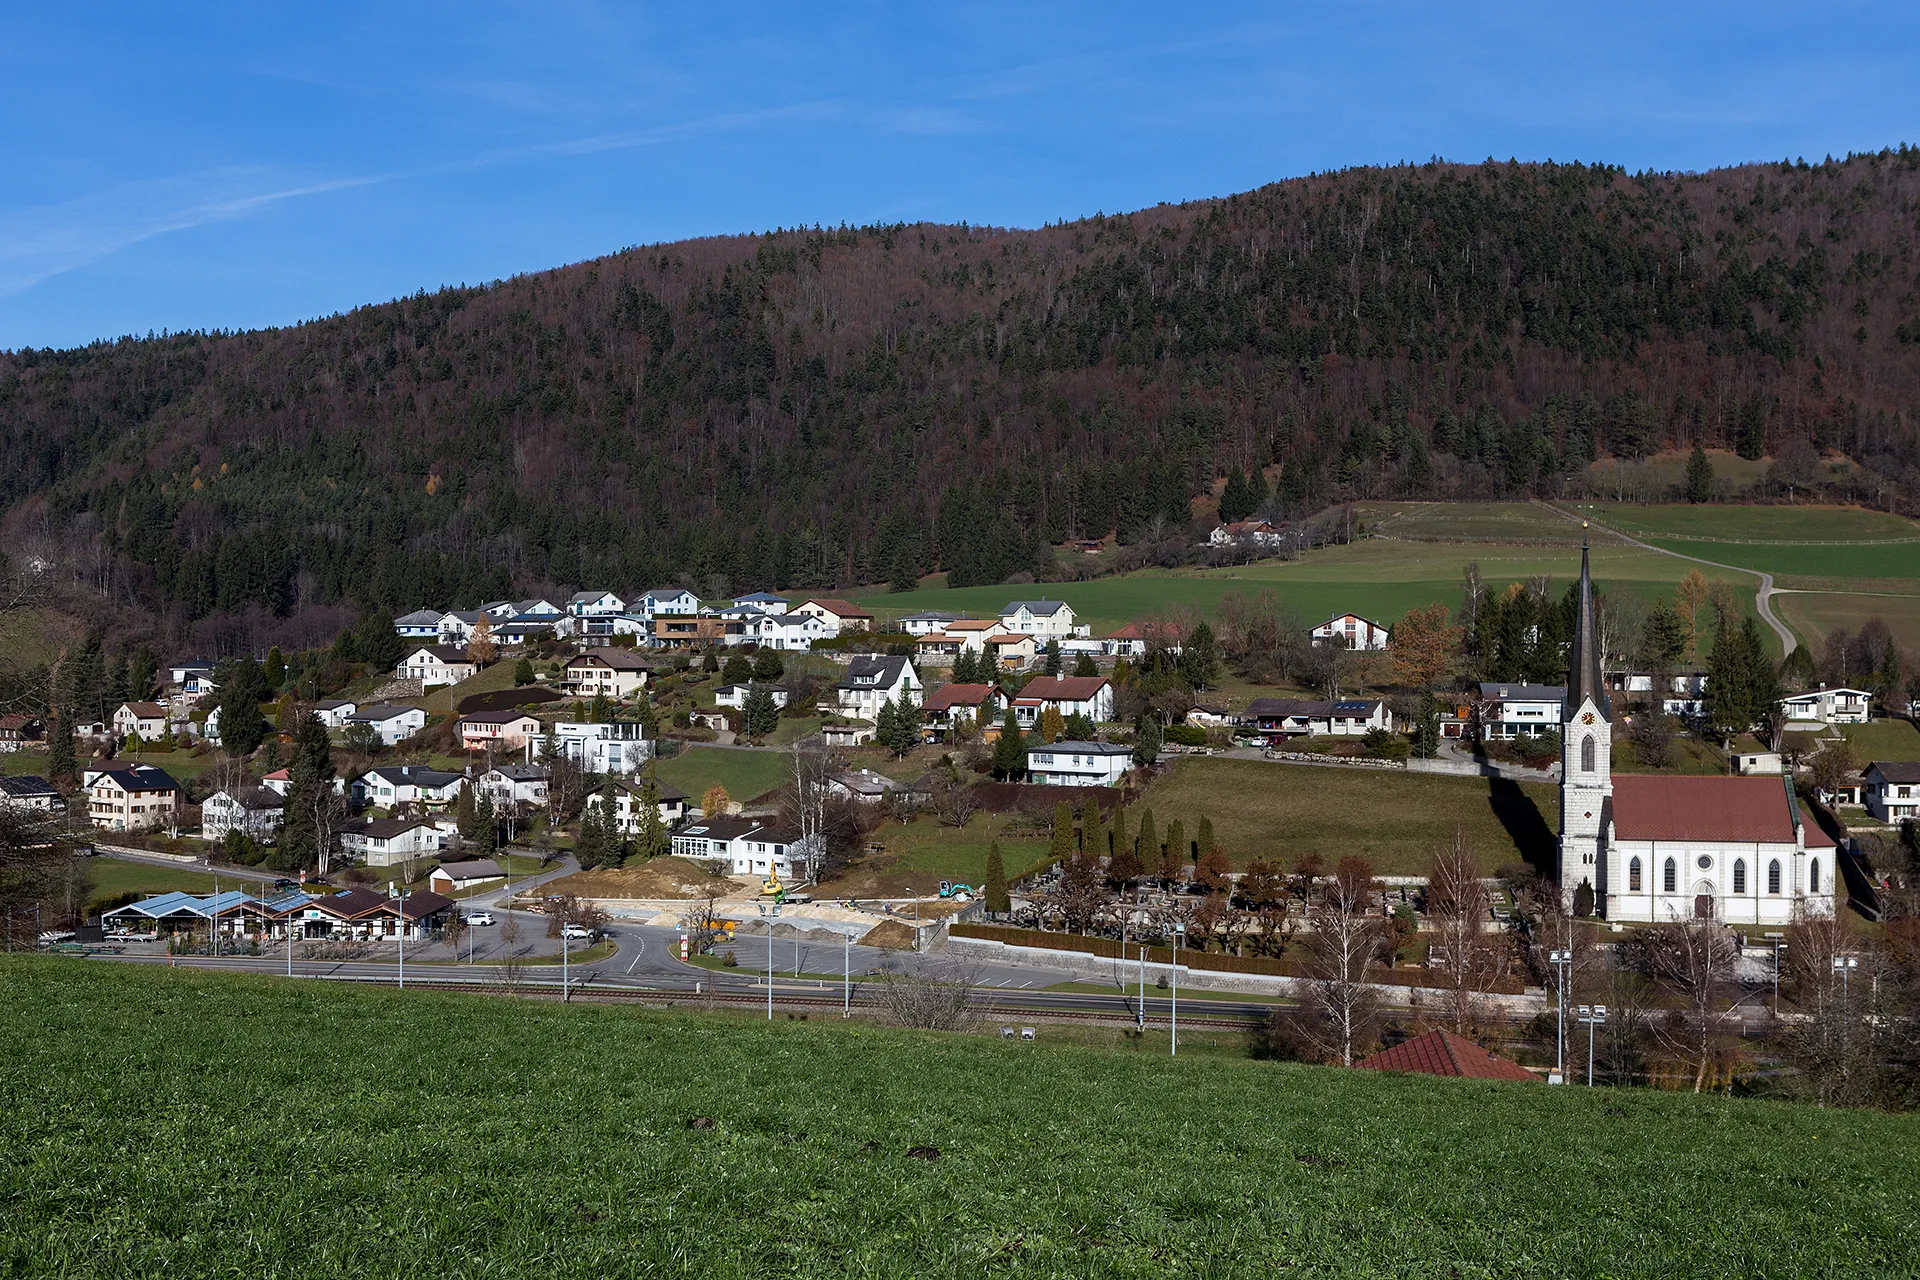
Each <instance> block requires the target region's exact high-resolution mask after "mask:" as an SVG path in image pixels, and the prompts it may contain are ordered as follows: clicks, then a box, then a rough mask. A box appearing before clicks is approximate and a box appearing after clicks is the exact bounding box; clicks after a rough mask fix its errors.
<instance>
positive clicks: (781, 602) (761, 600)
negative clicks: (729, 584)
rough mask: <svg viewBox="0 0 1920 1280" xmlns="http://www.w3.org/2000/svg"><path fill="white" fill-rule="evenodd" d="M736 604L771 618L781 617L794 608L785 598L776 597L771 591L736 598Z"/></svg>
mask: <svg viewBox="0 0 1920 1280" xmlns="http://www.w3.org/2000/svg"><path fill="white" fill-rule="evenodd" d="M733 602H734V603H735V604H737V605H749V606H751V607H753V608H755V609H758V610H759V611H760V612H761V613H764V614H767V615H768V616H769V617H779V616H780V615H781V614H784V613H785V612H786V611H787V610H788V609H789V608H791V607H792V602H791V601H789V600H788V599H787V598H786V597H785V596H776V595H774V594H773V593H772V592H769V591H756V592H754V593H753V594H752V595H746V596H736V597H734V601H733Z"/></svg>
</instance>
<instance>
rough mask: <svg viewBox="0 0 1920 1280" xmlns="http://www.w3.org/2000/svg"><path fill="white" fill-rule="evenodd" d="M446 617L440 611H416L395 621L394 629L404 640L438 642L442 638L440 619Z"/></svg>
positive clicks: (402, 615)
mask: <svg viewBox="0 0 1920 1280" xmlns="http://www.w3.org/2000/svg"><path fill="white" fill-rule="evenodd" d="M444 617H446V615H445V614H444V613H441V612H440V611H439V610H438V609H415V610H414V611H413V612H412V613H403V614H401V615H400V616H399V617H397V618H395V619H394V620H393V629H394V631H396V632H397V633H399V636H400V638H401V639H402V640H438V639H439V638H440V619H442V618H444Z"/></svg>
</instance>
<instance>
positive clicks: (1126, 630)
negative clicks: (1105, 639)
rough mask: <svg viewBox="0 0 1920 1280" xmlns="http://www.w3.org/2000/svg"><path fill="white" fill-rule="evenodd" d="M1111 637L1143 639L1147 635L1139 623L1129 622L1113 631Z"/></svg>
mask: <svg viewBox="0 0 1920 1280" xmlns="http://www.w3.org/2000/svg"><path fill="white" fill-rule="evenodd" d="M1112 638H1113V639H1115V640H1145V639H1146V638H1147V637H1146V635H1145V633H1143V632H1142V631H1141V630H1140V624H1139V623H1137V622H1129V623H1128V624H1127V625H1126V626H1124V627H1122V628H1120V629H1119V630H1118V631H1116V632H1114V633H1113V636H1112Z"/></svg>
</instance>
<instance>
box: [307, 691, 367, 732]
mask: <svg viewBox="0 0 1920 1280" xmlns="http://www.w3.org/2000/svg"><path fill="white" fill-rule="evenodd" d="M359 709H360V708H359V707H358V706H357V705H356V704H354V703H351V702H348V701H347V700H346V699H344V698H322V699H321V700H320V701H318V702H316V703H314V704H313V714H314V716H315V718H316V719H318V720H319V721H320V723H321V724H323V725H325V726H327V728H329V729H344V728H346V727H347V717H348V716H350V715H352V714H353V713H354V712H356V711H358V710H359Z"/></svg>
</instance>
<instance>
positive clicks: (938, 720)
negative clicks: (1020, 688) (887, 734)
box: [920, 684, 1007, 742]
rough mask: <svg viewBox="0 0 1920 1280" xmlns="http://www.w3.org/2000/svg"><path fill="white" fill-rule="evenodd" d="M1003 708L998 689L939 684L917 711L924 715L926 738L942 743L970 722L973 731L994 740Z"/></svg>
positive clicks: (978, 685) (970, 685)
mask: <svg viewBox="0 0 1920 1280" xmlns="http://www.w3.org/2000/svg"><path fill="white" fill-rule="evenodd" d="M1006 705H1007V703H1006V695H1005V694H1003V693H1001V692H1000V687H999V686H998V685H992V684H943V685H941V686H940V687H939V688H938V689H935V690H934V691H933V692H931V693H929V694H928V695H927V700H926V701H925V702H924V703H922V704H921V707H920V709H921V710H922V711H923V712H925V713H926V717H927V720H926V723H927V736H928V737H930V738H931V739H932V740H933V741H935V742H944V741H946V740H947V739H948V738H950V737H951V736H952V735H953V731H954V729H955V728H956V727H957V726H958V725H959V724H960V723H961V722H962V721H971V722H972V723H973V727H974V728H975V730H977V731H980V732H983V733H985V734H986V735H987V736H988V737H998V736H999V723H1000V718H1001V715H1002V713H1003V712H1004V710H1005V708H1006Z"/></svg>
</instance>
